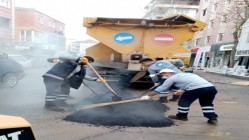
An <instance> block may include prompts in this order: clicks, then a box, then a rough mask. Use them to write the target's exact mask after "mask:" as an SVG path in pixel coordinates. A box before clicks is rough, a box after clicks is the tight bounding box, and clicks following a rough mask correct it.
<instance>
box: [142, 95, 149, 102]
mask: <svg viewBox="0 0 249 140" xmlns="http://www.w3.org/2000/svg"><path fill="white" fill-rule="evenodd" d="M149 99H150V96H148V95H145V96H142V97H141V100H142V101H144V100H149Z"/></svg>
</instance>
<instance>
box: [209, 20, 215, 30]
mask: <svg viewBox="0 0 249 140" xmlns="http://www.w3.org/2000/svg"><path fill="white" fill-rule="evenodd" d="M213 26H214V19H212V20H210V22H209V28H212V27H213Z"/></svg>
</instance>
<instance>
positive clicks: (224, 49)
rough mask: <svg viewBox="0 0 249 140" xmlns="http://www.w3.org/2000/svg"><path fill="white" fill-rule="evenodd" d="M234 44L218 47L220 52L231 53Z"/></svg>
mask: <svg viewBox="0 0 249 140" xmlns="http://www.w3.org/2000/svg"><path fill="white" fill-rule="evenodd" d="M233 46H234V44H228V45H222V46H220V51H231V50H233Z"/></svg>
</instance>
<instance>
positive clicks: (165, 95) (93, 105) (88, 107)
mask: <svg viewBox="0 0 249 140" xmlns="http://www.w3.org/2000/svg"><path fill="white" fill-rule="evenodd" d="M171 95H173V93H169V94H164V95H155V97H153V96H152V97H151V98H152V99H156V98H160V97H168V96H171ZM135 101H141V98H135V99H130V100H123V101H116V102H107V103H98V104H91V105H85V106H83V107H80V108H78V109H77V110H83V109H90V108H95V107H101V106H108V105H116V104H123V103H129V102H135Z"/></svg>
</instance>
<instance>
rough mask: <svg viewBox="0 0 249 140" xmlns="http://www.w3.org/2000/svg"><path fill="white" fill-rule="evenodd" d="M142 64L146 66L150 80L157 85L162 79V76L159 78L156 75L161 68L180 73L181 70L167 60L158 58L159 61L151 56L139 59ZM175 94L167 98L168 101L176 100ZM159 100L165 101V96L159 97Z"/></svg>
mask: <svg viewBox="0 0 249 140" xmlns="http://www.w3.org/2000/svg"><path fill="white" fill-rule="evenodd" d="M139 63H141V64H142V65H143V66H145V67H147V70H148V72H149V73H150V77H151V80H152V81H153V83H154V85H155V86H159V85H160V84H161V83H163V81H164V80H165V77H164V78H161V77H159V76H158V73H159V72H160V70H162V69H166V68H167V69H172V70H174V71H175V73H181V72H182V71H181V70H179V69H178V68H177V67H176V66H174V65H173V64H172V63H171V62H170V61H169V60H159V61H153V60H152V59H151V58H143V59H141V60H140V61H139ZM178 97H179V96H177V95H174V96H173V98H172V99H169V100H170V101H177V100H178ZM160 101H162V102H167V97H161V98H160Z"/></svg>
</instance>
